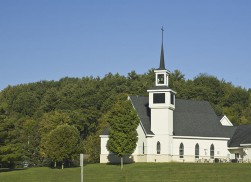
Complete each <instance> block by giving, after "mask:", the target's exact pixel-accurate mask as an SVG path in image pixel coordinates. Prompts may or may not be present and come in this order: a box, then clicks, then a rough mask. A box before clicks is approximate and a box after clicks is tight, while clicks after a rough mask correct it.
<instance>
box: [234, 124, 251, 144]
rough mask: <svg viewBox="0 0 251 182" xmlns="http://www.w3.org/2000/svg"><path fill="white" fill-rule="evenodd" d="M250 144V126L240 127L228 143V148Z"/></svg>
mask: <svg viewBox="0 0 251 182" xmlns="http://www.w3.org/2000/svg"><path fill="white" fill-rule="evenodd" d="M250 143H251V124H248V125H240V126H238V128H237V129H236V132H235V133H234V135H233V137H232V138H231V140H230V142H229V147H240V144H250Z"/></svg>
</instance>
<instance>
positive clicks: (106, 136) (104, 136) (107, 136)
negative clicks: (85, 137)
mask: <svg viewBox="0 0 251 182" xmlns="http://www.w3.org/2000/svg"><path fill="white" fill-rule="evenodd" d="M99 137H100V138H109V135H99Z"/></svg>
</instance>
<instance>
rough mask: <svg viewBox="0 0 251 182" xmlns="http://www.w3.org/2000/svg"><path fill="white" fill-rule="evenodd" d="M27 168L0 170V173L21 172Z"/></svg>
mask: <svg viewBox="0 0 251 182" xmlns="http://www.w3.org/2000/svg"><path fill="white" fill-rule="evenodd" d="M26 169H27V168H13V169H12V168H0V173H1V172H11V171H21V170H26Z"/></svg>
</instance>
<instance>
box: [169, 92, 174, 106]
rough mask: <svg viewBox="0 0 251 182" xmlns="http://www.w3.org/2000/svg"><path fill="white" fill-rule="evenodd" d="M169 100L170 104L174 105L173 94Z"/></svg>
mask: <svg viewBox="0 0 251 182" xmlns="http://www.w3.org/2000/svg"><path fill="white" fill-rule="evenodd" d="M170 99H171V100H170V102H171V104H172V105H174V94H173V93H171V98H170Z"/></svg>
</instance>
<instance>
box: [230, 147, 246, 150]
mask: <svg viewBox="0 0 251 182" xmlns="http://www.w3.org/2000/svg"><path fill="white" fill-rule="evenodd" d="M231 149H232V150H234V149H243V147H228V150H231Z"/></svg>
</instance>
